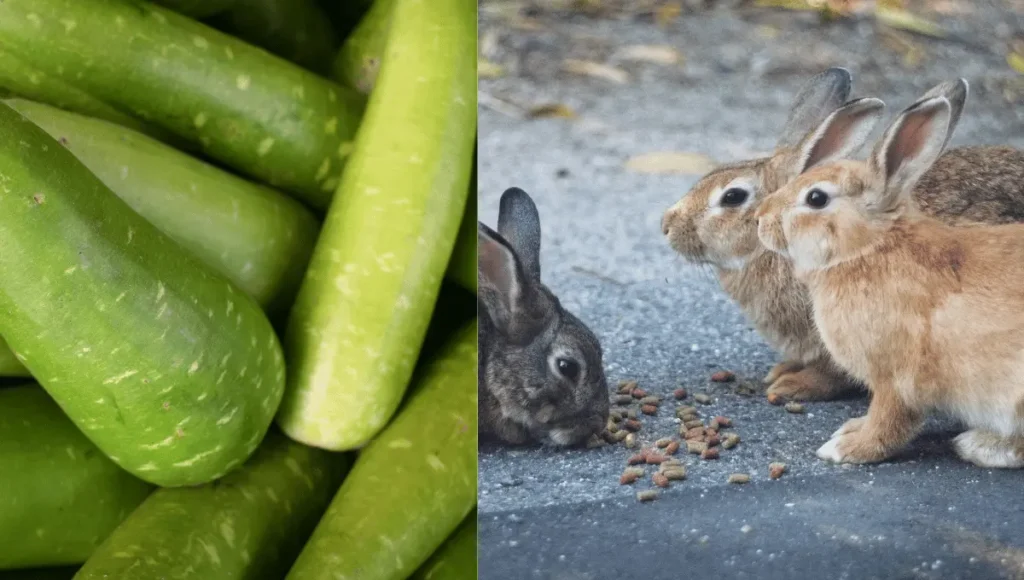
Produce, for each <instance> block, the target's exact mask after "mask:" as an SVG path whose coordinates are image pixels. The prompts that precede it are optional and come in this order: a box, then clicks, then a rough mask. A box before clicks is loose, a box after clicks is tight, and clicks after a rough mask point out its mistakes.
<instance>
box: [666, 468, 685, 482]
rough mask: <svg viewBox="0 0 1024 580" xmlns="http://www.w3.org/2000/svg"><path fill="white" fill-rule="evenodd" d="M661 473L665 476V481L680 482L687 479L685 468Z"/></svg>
mask: <svg viewBox="0 0 1024 580" xmlns="http://www.w3.org/2000/svg"><path fill="white" fill-rule="evenodd" d="M661 473H662V474H664V475H665V479H668V480H669V481H679V480H683V479H686V468H684V467H673V468H671V469H666V470H664V471H662V472H661Z"/></svg>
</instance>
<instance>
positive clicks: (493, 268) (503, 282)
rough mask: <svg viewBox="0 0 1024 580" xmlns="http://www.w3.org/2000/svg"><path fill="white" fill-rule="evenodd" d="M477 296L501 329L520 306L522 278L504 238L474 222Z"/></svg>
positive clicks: (517, 261)
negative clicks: (476, 256) (477, 259)
mask: <svg viewBox="0 0 1024 580" xmlns="http://www.w3.org/2000/svg"><path fill="white" fill-rule="evenodd" d="M476 239H477V252H478V258H479V262H478V265H477V273H478V275H479V280H478V283H479V286H480V292H479V295H480V299H481V300H482V301H483V303H484V307H485V308H486V309H487V311H488V314H490V316H491V320H493V321H494V324H495V325H496V326H498V327H499V329H501V330H502V331H507V329H508V326H509V324H510V322H511V320H512V319H513V317H514V315H515V314H516V312H517V311H518V310H519V309H521V308H522V304H523V300H524V296H525V293H526V280H525V275H524V273H523V269H522V266H521V264H520V262H519V259H518V258H517V257H516V253H515V251H514V250H513V249H512V247H511V246H510V245H509V243H508V242H507V241H505V239H504V238H502V237H501V235H499V234H498V233H497V232H495V231H494V230H492V229H491V228H489V227H487V226H486V225H484V224H482V223H480V222H477V234H476Z"/></svg>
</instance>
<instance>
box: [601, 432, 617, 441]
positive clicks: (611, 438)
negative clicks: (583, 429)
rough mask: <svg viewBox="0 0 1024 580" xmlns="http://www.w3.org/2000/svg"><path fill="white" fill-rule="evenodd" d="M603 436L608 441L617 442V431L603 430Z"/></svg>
mask: <svg viewBox="0 0 1024 580" xmlns="http://www.w3.org/2000/svg"><path fill="white" fill-rule="evenodd" d="M601 437H603V438H604V440H605V441H607V442H608V443H616V439H615V433H612V432H611V431H608V430H605V431H602V432H601Z"/></svg>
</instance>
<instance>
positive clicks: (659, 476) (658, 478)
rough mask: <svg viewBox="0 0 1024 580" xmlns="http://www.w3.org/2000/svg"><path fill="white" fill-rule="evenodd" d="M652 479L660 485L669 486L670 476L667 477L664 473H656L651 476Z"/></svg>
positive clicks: (655, 483)
mask: <svg viewBox="0 0 1024 580" xmlns="http://www.w3.org/2000/svg"><path fill="white" fill-rule="evenodd" d="M651 481H653V482H654V485H656V486H658V487H668V477H665V474H664V473H655V474H654V475H652V476H651Z"/></svg>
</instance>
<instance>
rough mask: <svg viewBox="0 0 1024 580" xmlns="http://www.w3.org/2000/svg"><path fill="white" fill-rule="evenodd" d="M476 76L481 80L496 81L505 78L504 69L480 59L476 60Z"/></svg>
mask: <svg viewBox="0 0 1024 580" xmlns="http://www.w3.org/2000/svg"><path fill="white" fill-rule="evenodd" d="M476 75H477V76H478V77H480V78H482V79H496V78H499V77H503V76H505V67H503V66H501V65H500V64H496V63H493V62H491V61H489V60H487V59H485V58H480V59H477V65H476Z"/></svg>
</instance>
